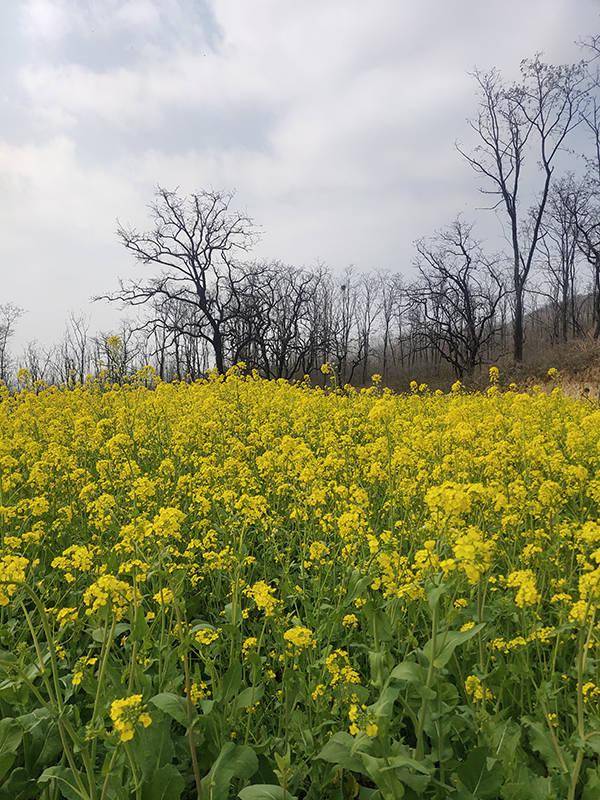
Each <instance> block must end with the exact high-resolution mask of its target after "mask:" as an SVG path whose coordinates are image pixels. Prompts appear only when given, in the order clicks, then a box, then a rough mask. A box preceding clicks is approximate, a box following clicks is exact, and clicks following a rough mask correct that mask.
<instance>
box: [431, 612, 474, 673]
mask: <svg viewBox="0 0 600 800" xmlns="http://www.w3.org/2000/svg"><path fill="white" fill-rule="evenodd" d="M484 625H485V622H480V623H479V624H478V625H474V626H473V627H472V628H471V629H470V630H468V631H444V632H442V633H438V635H437V637H436V642H435V653H434V652H433V639H430V640H429V641H428V642H427V644H426V645H425V647H424V648H423V654H424V656H425V658H426V659H427V660H428V661H429V663H431V662H432V661H433V666H434V667H435V668H436V669H442V667H445V666H446V664H447V663H448V662H449V661H450V659H451V658H452V654H453V653H454V651H455V650H456V648H457V647H458V646H459V645H461V644H464V643H465V642H468V641H469V639H472V638H473V637H474V636H476V635H477V634H478V633H479V631H480V630H481V629H482V628H483V626H484Z"/></svg>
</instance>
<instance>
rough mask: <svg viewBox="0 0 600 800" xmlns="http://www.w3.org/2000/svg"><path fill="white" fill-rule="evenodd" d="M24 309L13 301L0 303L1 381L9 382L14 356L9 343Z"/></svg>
mask: <svg viewBox="0 0 600 800" xmlns="http://www.w3.org/2000/svg"><path fill="white" fill-rule="evenodd" d="M22 315H23V309H22V308H19V307H18V306H16V305H14V304H13V303H2V304H0V381H2V382H4V383H8V381H9V379H10V373H11V368H12V358H11V355H10V351H9V349H8V345H9V342H10V340H11V339H12V337H13V336H14V333H15V328H16V324H17V322H18V320H19V319H20V317H21V316H22Z"/></svg>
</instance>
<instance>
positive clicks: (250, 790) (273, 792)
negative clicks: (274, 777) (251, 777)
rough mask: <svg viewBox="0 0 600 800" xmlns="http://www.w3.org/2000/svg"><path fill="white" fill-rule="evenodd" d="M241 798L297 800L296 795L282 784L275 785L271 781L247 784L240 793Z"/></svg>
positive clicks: (242, 799)
mask: <svg viewBox="0 0 600 800" xmlns="http://www.w3.org/2000/svg"><path fill="white" fill-rule="evenodd" d="M238 797H239V798H240V800H297V798H296V796H295V795H293V794H290V793H289V792H288V791H287V790H286V789H282V788H281V786H274V785H273V784H270V783H255V784H254V786H246V788H245V789H242V791H241V792H240V793H239V794H238Z"/></svg>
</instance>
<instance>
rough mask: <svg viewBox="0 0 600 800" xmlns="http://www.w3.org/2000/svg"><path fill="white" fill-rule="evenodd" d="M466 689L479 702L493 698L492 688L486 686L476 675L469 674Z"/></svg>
mask: <svg viewBox="0 0 600 800" xmlns="http://www.w3.org/2000/svg"><path fill="white" fill-rule="evenodd" d="M465 691H466V692H467V695H468V696H469V697H470V698H471V699H472V700H474V701H475V702H477V703H483V702H485V701H486V700H493V698H494V695H493V694H492V692H491V690H490V689H488V688H486V687H485V686H484V685H483V683H482V682H481V680H480V679H479V678H478V677H477V676H476V675H469V677H468V678H467V679H466V681H465Z"/></svg>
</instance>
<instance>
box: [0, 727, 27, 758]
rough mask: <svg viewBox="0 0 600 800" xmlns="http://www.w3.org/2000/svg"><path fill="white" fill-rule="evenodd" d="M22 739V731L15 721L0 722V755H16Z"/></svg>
mask: <svg viewBox="0 0 600 800" xmlns="http://www.w3.org/2000/svg"><path fill="white" fill-rule="evenodd" d="M22 739H23V729H22V727H21V726H20V725H19V723H18V722H17V720H16V719H10V718H7V719H3V720H0V755H4V754H5V753H16V752H17V750H18V749H19V745H20V744H21V740H22Z"/></svg>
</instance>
